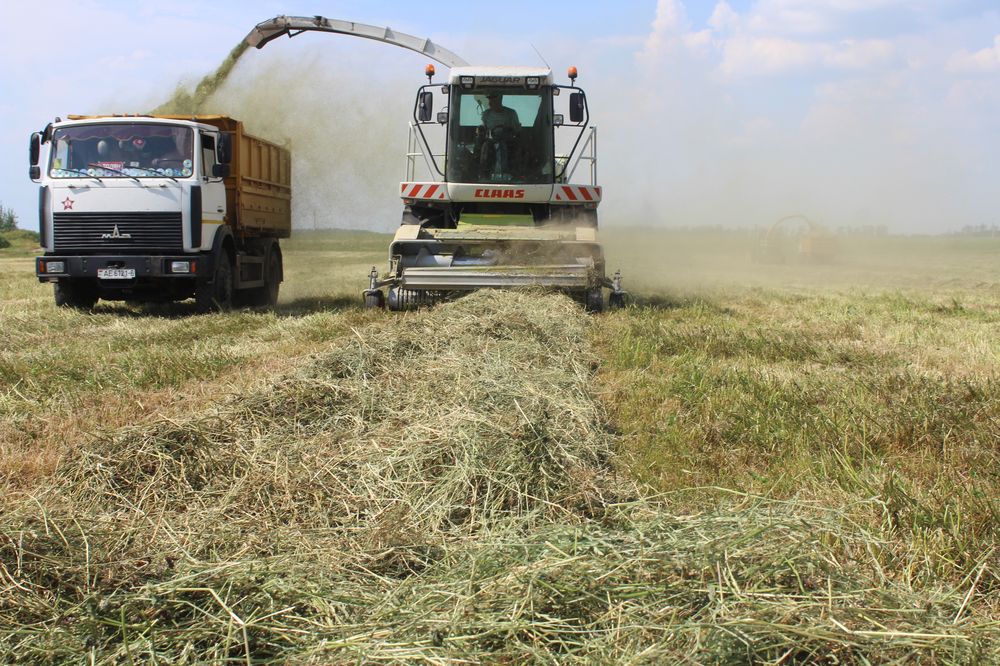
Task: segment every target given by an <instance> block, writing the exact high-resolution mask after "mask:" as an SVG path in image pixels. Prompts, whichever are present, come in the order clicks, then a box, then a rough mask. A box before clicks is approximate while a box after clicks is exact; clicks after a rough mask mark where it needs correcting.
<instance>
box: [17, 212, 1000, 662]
mask: <svg viewBox="0 0 1000 666" xmlns="http://www.w3.org/2000/svg"><path fill="white" fill-rule="evenodd" d="M754 240H755V239H754V237H753V236H751V235H749V234H747V235H740V234H725V233H715V234H695V233H689V232H657V233H653V232H644V233H639V232H636V231H618V232H613V231H612V232H608V233H607V234H606V246H607V251H608V259H609V261H608V264H609V268H610V269H611V270H612V271H613V270H614V269H616V268H619V267H620V268H621V269H622V271H623V274H624V276H625V279H626V285H625V286H626V288H628V289H630V291H631V292H632V303H633V304H632V305H631V306H630V307H629V308H627V309H626V310H623V311H619V312H613V313H607V314H604V315H599V316H593V317H582V316H581V315H577V314H573V313H572V312H571V311H570V310H571V308H570V309H567V307H566V304H564V303H556V302H552V304H551V305H549V302H548V301H540V302H539V308H540V310H541V311H540V312H535V311H532V312H530V313H527V312H526V313H525V314H523V315H521V314H519V313H518V309H519V308H521V309H524V310H527V308H528V305H527V303H528V302H529V301H528V300H516V299H515V300H513V301H510V302H508V301H502V302H499V304H496V305H490V303H491V301H488V300H486V299H482V300H477V301H470V303H471V305H468V306H465V305H463V304H462V301H459V302H458V303H455V304H452V305H450V306H445V307H441V308H437V309H434V310H431V311H428V312H423V313H418V314H416V315H411V314H406V315H395V316H390V315H387V314H381V313H368V312H365V311H364V310H362V309H361V307H360V292H361V290H362V289H363V288H364V287H365V286H366V275H367V273H368V271H369V270H370V268H371V266H372V265H373V264H374V265H375V266H377V267H378V268H379V269H380V270H381V269H383V268H384V266H385V262H386V257H385V249H386V245H387V242H388V239H387V237H385V236H382V235H377V234H364V233H347V232H343V233H340V232H338V233H300V234H298V235H297V236H296V238H294V239H292V240H291V241H290V242H288V243H285V244H283V248H284V251H285V270H286V282H285V284H284V285H283V286H282V296H281V300H280V302H279V306H278V308H277V309H276V310H275V311H274V312H253V311H241V312H233V313H225V314H213V315H196V314H194V313H193V308H192V307H191V305H189V304H188V305H185V304H179V305H176V306H171V307H166V308H154V309H146V310H143V309H136V308H130V307H126V306H124V305H117V304H103V303H102V304H100V305H99V306H98V307H97V309H96V311H95V312H94V313H92V314H82V313H77V312H72V311H66V310H57V309H56V308H55V307H54V306H53V305H52V303H51V299H52V296H51V287H49V286H48V285H39V284H38V283H37V281H36V280H35V279H34V277H33V275H32V261H31V259H30V254H28V253H27V252H20V253H19V252H13V253H12V252H11V249H8V250H0V272H2V274H3V276H4V278H5V279H4V280H3V281H0V342H2V347H0V349H2V351H0V386H2V391H0V492H3V493H4V496H5V497H7V498H9V502H8V505H7V507H8V508H7V509H4V508H0V523H3V524H2V525H0V528H2V529H0V565H3V566H4V567H6V570H7V571H9V572H22V573H20V574H17V575H16V576H15V577H14V578H10V580H11V581H22V582H25V583H27V582H30V583H31V585H32V586H34V587H32V586H29V585H27V584H25V587H29V588H30V589H31V590H32V592H31V594H30V595H29V596H24V595H22V593H21V592H20V591H18V589H17V588H15V587H10V586H9V585H7V583H6V582H5V579H4V577H3V576H2V575H0V616H3V617H8V618H11V617H13V618H19V620H18V621H22V622H24V623H25V624H24V626H23V627H22V628H21V629H16V628H15V629H11V631H10V632H9V633H8V634H4V636H5V638H3V640H0V655H2V654H5V653H4V650H5V649H10V650H13V647H12V646H14V645H20V646H21V647H22V648H28V647H30V648H31V649H32V650H35V652H33V653H32V654H33V655H34V658H35V659H36V660H37V659H42V658H43V657H44V658H46V659H49V660H50V661H52V662H56V663H58V662H62V661H67V660H72V659H77V658H78V657H80V656H81V655H82V654H83V651H84V650H85V649H86V650H89V652H88V654H89V655H90V656H92V657H94V658H95V661H96V662H97V663H116V662H117V663H128V661H129V660H130V659H133V658H134V659H135V660H136V661H141V660H142V659H146V658H149V655H152V654H156V653H157V650H163V652H161V653H160V654H162V655H169V654H172V655H174V656H175V657H176V658H178V659H180V658H179V657H178V655H182V654H187V655H188V657H185V658H188V659H189V660H190V661H192V662H194V661H197V657H196V656H194V655H201V657H202V658H205V659H208V658H209V657H208V656H207V655H213V657H212V658H214V659H217V660H219V661H220V662H222V661H223V660H225V659H229V660H231V661H235V662H238V663H246V662H245V657H246V656H247V654H248V653H249V654H250V655H255V656H257V657H259V658H261V659H271V660H273V661H276V662H278V663H281V662H283V660H286V659H291V660H292V661H298V662H307V661H309V660H312V662H313V663H325V662H329V661H338V660H340V661H344V660H358V659H363V658H368V656H369V655H377V656H378V658H379V659H383V660H389V661H392V660H396V661H403V662H413V661H422V660H423V661H434V660H438V661H443V660H448V659H463V658H468V659H471V660H473V661H475V660H489V659H491V658H496V659H507V660H510V661H514V662H517V663H522V662H529V661H546V662H548V661H566V662H582V663H587V662H589V663H608V662H612V661H615V662H618V661H632V662H634V663H643V662H648V663H656V662H660V663H664V662H670V661H676V660H677V659H681V658H691V659H693V660H694V661H695V662H700V663H720V662H721V663H815V662H826V663H866V662H870V663H914V662H918V663H929V664H937V663H970V664H973V663H988V662H989V661H990V660H992V659H995V658H997V656H998V655H997V652H996V645H997V644H998V641H1000V569H998V562H1000V558H998V547H1000V543H998V541H1000V540H998V537H1000V530H998V526H1000V502H998V499H997V498H998V497H1000V492H998V491H1000V444H998V443H1000V336H998V335H997V331H998V330H1000V243H998V242H997V241H995V240H983V239H960V238H955V239H950V238H921V237H914V238H881V239H848V240H846V241H844V242H842V244H841V252H840V254H839V255H838V257H837V258H836V261H835V263H833V264H830V265H818V266H817V265H809V264H807V263H798V262H790V263H788V264H786V265H780V266H762V265H758V264H754V263H752V262H751V261H750V260H749V257H750V254H751V249H752V245H753V242H754ZM477 303H478V304H480V305H476V304H477ZM477 307H479V308H485V309H482V310H481V311H480V310H476V308H477ZM469 308H471V309H469ZM491 308H492V309H491ZM523 350H528V351H530V354H529V355H528V356H521V355H520V354H521V352H522V351H523ZM535 381H538V382H540V383H538V384H536V383H533V382H535ZM567 405H571V406H572V407H567ZM428 415H430V416H428ZM431 416H432V417H433V418H430V417H431ZM580 447H582V448H580ZM550 448H551V449H552V450H553V451H555V450H558V451H560V452H563V453H561V454H560V455H563V454H564V453H565V452H566V451H569V452H570V453H569V454H567V455H568V456H569V457H568V458H565V460H570V461H571V464H570V463H567V462H565V460H564V459H563V458H559V457H558V456H553V455H549V454H548V451H549V450H550ZM515 463H516V464H515ZM470 470H472V471H470ZM477 470H478V471H477ZM614 474H618V475H620V477H615V478H613V479H612V478H611V477H612V476H614ZM631 482H635V483H637V484H639V489H636V488H633V487H632V485H631ZM390 486H391V488H393V490H392V491H391V492H388V491H385V490H384V489H385V488H389V487H390ZM574 488H578V489H579V492H577V493H574V492H573V489H574ZM553 489H555V490H553ZM18 497H20V499H18V500H17V501H15V498H18ZM41 507H44V508H41ZM136 507H140V508H141V509H142V512H145V513H142V512H139V511H137V510H136ZM8 510H9V512H8V513H5V511H8ZM39 511H41V514H39ZM143 516H150V517H152V516H156V519H155V520H153V519H152V518H149V519H147V518H146V517H143ZM473 518H475V520H473ZM3 521H6V522H3ZM74 521H76V522H74ZM151 524H156V525H159V526H160V527H159V528H157V530H156V531H155V532H153V533H151V532H150V531H149V530H150V525H151ZM81 525H82V526H85V529H84V527H81ZM4 535H6V536H7V538H8V540H7V541H4ZM18 535H20V536H18ZM85 535H89V536H85ZM15 537H16V538H15ZM18 539H21V540H22V543H30V544H31V548H29V549H28V550H29V551H30V552H29V553H27V554H26V553H25V551H24V547H23V546H22V547H21V550H20V551H18V552H20V553H21V555H20V556H18V557H21V558H22V559H17V557H15V556H14V555H13V554H12V553H14V552H15V550H17V549H16V548H15V546H14V545H13V544H16V543H18ZM147 542H148V543H150V544H153V545H150V546H149V548H152V549H153V552H154V555H155V556H151V555H149V553H147V552H146V550H144V549H145V548H146V545H145V544H147ZM5 548H7V550H4V549H5ZM11 548H14V550H11ZM28 555H30V557H29V556H28ZM92 558H93V559H92ZM175 561H176V562H179V564H177V565H176V568H175V565H174V564H173V563H174V562H175ZM91 567H93V570H92V569H91ZM401 571H403V572H405V575H404V574H403V573H401ZM23 572H30V574H29V573H23ZM87 572H91V573H89V574H88V573H87ZM95 572H103V573H100V575H99V574H98V573H95ZM0 574H3V569H0ZM17 576H23V577H22V578H18V577H17ZM102 576H107V578H104V577H102ZM25 594H27V593H25ZM213 594H214V595H215V596H213ZM29 599H30V601H28V600H29ZM225 608H229V609H235V611H234V612H236V613H238V614H239V615H240V616H241V617H242V618H243V619H244V620H249V624H247V625H245V626H248V627H249V629H246V630H243V631H242V632H241V631H240V630H239V629H238V626H237V625H235V624H234V623H233V621H232V618H231V617H230V616H229V615H227V614H226V612H225V610H223V609H225ZM5 612H6V613H8V615H6V616H4V615H3V613H5ZM60 613H61V614H63V615H61V617H63V624H61V625H60V628H59V632H57V633H54V634H49V633H46V632H47V630H46V631H42V630H41V629H40V627H43V628H44V627H48V626H49V620H50V619H51V617H52V616H53V614H60ZM272 614H273V615H272ZM29 616H30V618H29ZM29 619H30V622H29ZM166 627H172V628H166ZM158 632H162V633H158ZM88 636H90V638H87V637H88ZM19 641H20V642H19ZM185 641H188V642H189V643H190V647H189V648H184V647H183V646H184V645H185V644H186V643H185ZM86 646H89V647H86ZM95 646H99V648H98V647H95ZM157 646H160V647H157ZM132 650H135V652H134V653H133V652H131V651H132ZM171 650H176V652H171ZM184 650H188V652H184ZM6 654H13V653H12V652H11V653H6ZM137 655H142V656H137ZM692 655H694V656H692ZM77 660H79V659H77ZM835 660H836V662H835Z"/></svg>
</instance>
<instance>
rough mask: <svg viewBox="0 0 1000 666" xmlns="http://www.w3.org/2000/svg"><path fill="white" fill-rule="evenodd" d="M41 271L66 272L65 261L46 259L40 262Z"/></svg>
mask: <svg viewBox="0 0 1000 666" xmlns="http://www.w3.org/2000/svg"><path fill="white" fill-rule="evenodd" d="M42 266H43V267H44V268H43V272H45V273H65V272H66V262H65V261H46V262H44V263H43V264H42Z"/></svg>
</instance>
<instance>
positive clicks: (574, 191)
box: [552, 185, 601, 204]
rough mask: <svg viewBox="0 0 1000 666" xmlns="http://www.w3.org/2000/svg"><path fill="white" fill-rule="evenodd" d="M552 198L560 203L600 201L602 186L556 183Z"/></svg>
mask: <svg viewBox="0 0 1000 666" xmlns="http://www.w3.org/2000/svg"><path fill="white" fill-rule="evenodd" d="M552 200H553V201H558V202H560V203H582V204H586V203H595V204H596V203H599V202H600V200H601V188H600V187H598V186H596V185H556V186H555V188H554V190H553V192H552Z"/></svg>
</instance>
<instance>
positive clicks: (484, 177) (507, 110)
mask: <svg viewBox="0 0 1000 666" xmlns="http://www.w3.org/2000/svg"><path fill="white" fill-rule="evenodd" d="M551 102H552V100H551V97H550V92H549V90H548V88H543V89H542V90H540V91H539V90H511V89H509V88H498V89H476V90H463V89H461V88H459V87H458V86H455V87H454V88H453V89H452V92H451V95H450V98H449V101H448V103H449V106H450V109H449V120H450V128H449V136H448V153H449V154H448V161H447V178H448V180H449V181H450V182H453V183H525V184H528V183H551V182H552V171H553V145H552V141H553V134H552V103H551Z"/></svg>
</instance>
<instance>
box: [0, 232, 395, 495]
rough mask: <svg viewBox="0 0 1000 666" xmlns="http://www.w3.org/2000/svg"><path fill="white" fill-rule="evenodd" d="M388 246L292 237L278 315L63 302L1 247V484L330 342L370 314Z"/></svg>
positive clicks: (370, 237) (374, 238)
mask: <svg viewBox="0 0 1000 666" xmlns="http://www.w3.org/2000/svg"><path fill="white" fill-rule="evenodd" d="M385 243H386V240H385V237H383V236H380V235H377V234H365V233H347V232H344V233H334V234H310V233H302V234H298V235H297V237H296V238H295V239H292V240H290V241H289V242H286V243H284V244H283V250H284V259H285V279H286V281H285V283H284V284H283V286H282V292H281V297H280V299H279V305H278V307H277V308H276V309H275V311H273V312H254V311H238V312H232V313H226V314H220V315H197V314H195V312H194V306H193V303H192V302H186V303H179V304H176V305H169V306H156V307H148V308H137V307H129V306H126V305H124V304H120V303H109V302H103V301H102V302H101V303H99V304H98V306H97V307H96V308H95V310H94V312H93V313H81V312H76V311H73V310H67V309H58V308H56V307H55V306H54V305H53V302H52V287H51V285H48V284H39V283H38V281H37V280H36V279H35V277H34V272H33V271H34V262H33V259H32V258H31V255H30V254H27V253H25V252H21V251H17V252H15V251H14V250H15V248H13V247H12V248H9V249H8V250H3V251H0V272H2V273H3V275H4V280H3V281H2V282H0V386H2V387H4V388H3V391H2V392H0V481H6V482H7V483H8V484H13V485H15V486H18V487H25V486H30V485H31V483H32V482H33V480H34V479H35V478H36V477H37V476H38V475H45V474H48V473H50V472H51V471H52V470H53V469H54V468H55V465H56V464H57V462H58V460H59V459H60V458H61V457H62V456H63V455H65V453H67V452H68V451H71V450H72V449H74V448H75V447H76V446H77V445H79V444H81V443H83V442H86V441H87V439H88V438H89V437H92V436H93V435H94V433H96V432H98V431H100V430H101V429H103V428H107V427H113V426H123V425H125V424H128V423H134V422H136V421H142V420H144V419H149V418H153V417H155V416H157V415H162V414H171V413H183V412H185V411H187V410H190V409H192V408H193V406H194V407H197V406H200V405H202V404H204V403H205V402H206V401H211V400H214V399H216V398H218V397H219V396H220V395H221V394H222V393H225V392H228V391H231V390H235V389H236V388H237V387H239V386H240V385H242V384H243V383H245V382H246V381H248V380H249V379H251V378H252V377H253V376H254V374H255V373H260V372H265V373H266V372H271V371H274V370H277V369H283V368H285V367H286V366H288V365H289V364H294V363H295V362H296V359H299V358H301V357H303V356H305V355H308V354H309V353H312V352H314V351H316V350H318V349H322V348H323V347H324V346H326V345H329V344H330V341H331V340H334V339H336V338H337V337H338V336H340V335H342V334H344V333H345V332H349V331H350V328H351V327H352V326H354V325H357V324H358V323H359V322H363V321H366V320H367V319H370V318H371V314H368V313H365V312H364V311H363V310H362V309H361V308H360V305H361V290H362V289H364V288H365V287H366V286H367V277H366V276H367V273H368V271H369V270H370V268H371V266H372V264H373V263H376V264H378V265H379V267H380V268H382V264H383V263H384V262H385V259H384V256H385V255H384V253H385V249H384V248H385ZM10 254H14V255H15V256H9V255H10ZM18 255H21V256H18Z"/></svg>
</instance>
